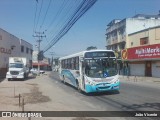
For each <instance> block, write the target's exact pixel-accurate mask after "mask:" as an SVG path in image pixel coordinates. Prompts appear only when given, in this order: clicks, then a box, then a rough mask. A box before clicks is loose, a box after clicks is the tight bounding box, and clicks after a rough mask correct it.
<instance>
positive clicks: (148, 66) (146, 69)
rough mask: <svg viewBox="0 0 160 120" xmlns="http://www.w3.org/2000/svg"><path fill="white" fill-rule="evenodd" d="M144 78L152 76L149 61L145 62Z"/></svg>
mask: <svg viewBox="0 0 160 120" xmlns="http://www.w3.org/2000/svg"><path fill="white" fill-rule="evenodd" d="M145 76H148V77H151V76H152V63H151V61H146V65H145Z"/></svg>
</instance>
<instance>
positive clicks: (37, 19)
mask: <svg viewBox="0 0 160 120" xmlns="http://www.w3.org/2000/svg"><path fill="white" fill-rule="evenodd" d="M42 6H43V0H42V2H41V6H40V10H39V14H38V18H37V23H36V26H35V31H36V29H37V25H38V23H39V19H40V14H41V10H42Z"/></svg>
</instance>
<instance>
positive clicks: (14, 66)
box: [9, 63, 23, 68]
mask: <svg viewBox="0 0 160 120" xmlns="http://www.w3.org/2000/svg"><path fill="white" fill-rule="evenodd" d="M9 68H23V64H22V63H10V64H9Z"/></svg>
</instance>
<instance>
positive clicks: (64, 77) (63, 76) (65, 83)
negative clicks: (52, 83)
mask: <svg viewBox="0 0 160 120" xmlns="http://www.w3.org/2000/svg"><path fill="white" fill-rule="evenodd" d="M62 82H63V83H64V84H66V81H65V77H64V75H63V81H62Z"/></svg>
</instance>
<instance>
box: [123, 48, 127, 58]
mask: <svg viewBox="0 0 160 120" xmlns="http://www.w3.org/2000/svg"><path fill="white" fill-rule="evenodd" d="M127 58H128V51H127V49H124V50H122V59H127Z"/></svg>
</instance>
